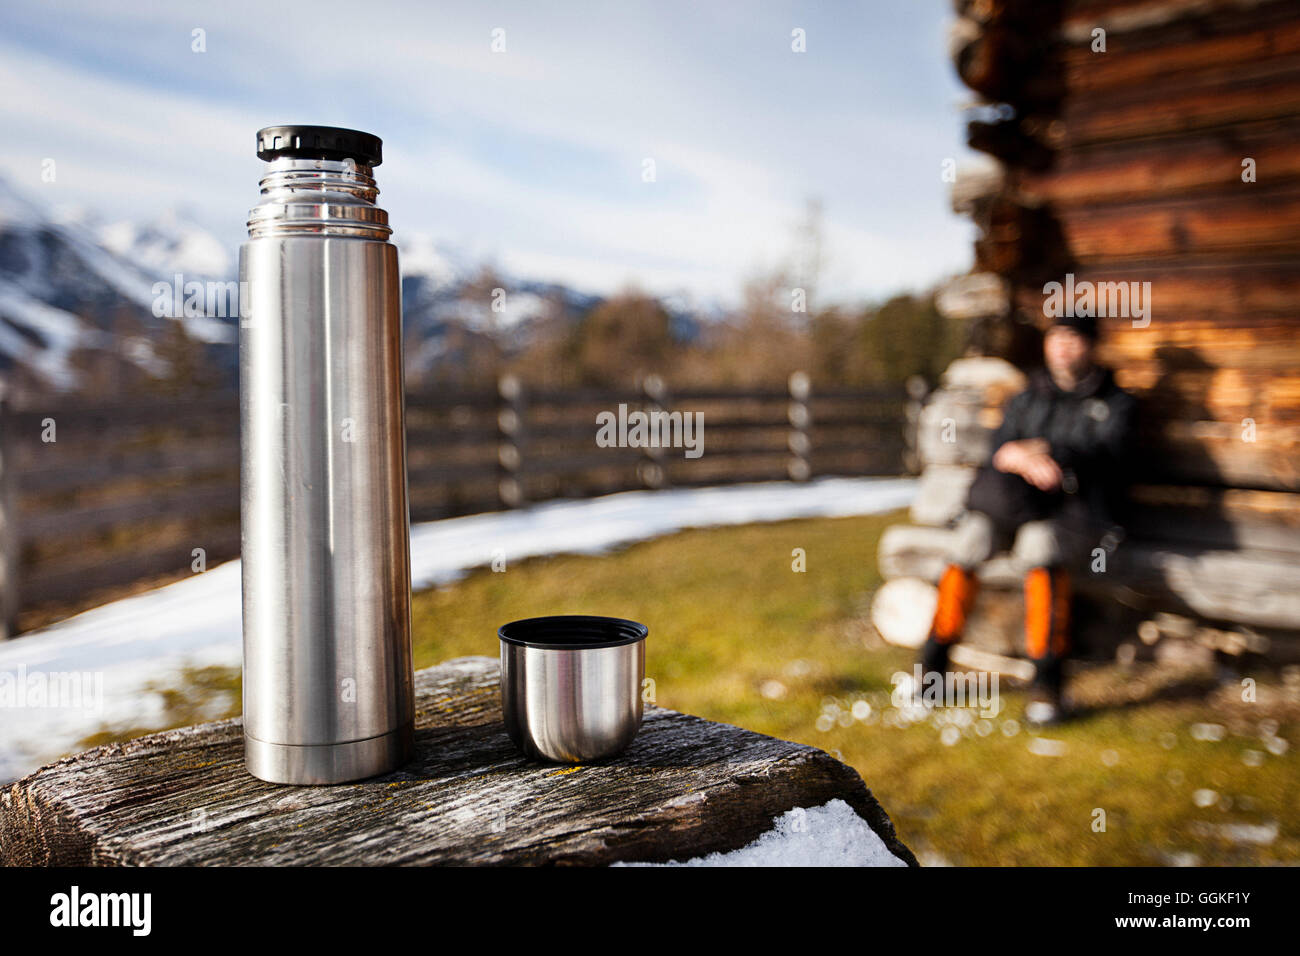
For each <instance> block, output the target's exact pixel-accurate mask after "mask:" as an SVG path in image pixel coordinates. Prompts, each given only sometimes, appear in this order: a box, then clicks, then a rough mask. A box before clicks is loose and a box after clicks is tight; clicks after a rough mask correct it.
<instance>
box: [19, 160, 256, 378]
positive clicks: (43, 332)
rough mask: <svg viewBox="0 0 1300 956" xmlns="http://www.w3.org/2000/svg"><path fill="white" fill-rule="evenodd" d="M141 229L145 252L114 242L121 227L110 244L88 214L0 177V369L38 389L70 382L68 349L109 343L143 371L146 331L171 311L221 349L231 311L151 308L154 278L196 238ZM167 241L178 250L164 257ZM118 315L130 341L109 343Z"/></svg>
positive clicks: (173, 265) (152, 358) (151, 356)
mask: <svg viewBox="0 0 1300 956" xmlns="http://www.w3.org/2000/svg"><path fill="white" fill-rule="evenodd" d="M187 228H188V227H187ZM149 235H150V239H149V243H150V248H152V249H153V250H154V255H153V256H152V257H149V256H141V255H140V253H139V250H138V249H136V248H134V247H133V246H128V245H122V244H121V243H122V240H123V239H124V236H125V234H124V232H123V230H121V229H117V230H116V233H115V238H116V240H117V242H118V245H119V248H120V251H116V250H115V249H114V248H113V247H112V246H110V245H109V244H106V243H105V241H104V237H103V236H102V235H101V234H100V231H99V227H98V226H97V224H96V223H95V222H94V221H93V219H90V218H89V217H86V216H85V215H81V214H76V213H72V214H70V213H68V212H67V211H59V212H55V211H51V210H49V209H47V208H45V207H43V206H41V205H39V204H38V203H36V202H33V201H32V200H29V199H27V198H26V197H24V196H22V195H20V194H19V193H18V192H17V191H16V190H14V189H13V188H12V187H10V186H9V185H8V184H7V183H5V182H4V181H3V180H0V372H9V373H11V374H12V373H15V372H18V371H21V372H23V373H24V374H25V376H26V377H27V379H28V380H29V382H30V384H31V385H32V387H34V388H38V389H40V388H48V389H51V390H68V389H75V388H76V387H77V386H78V384H79V383H78V379H77V366H76V362H75V361H74V356H75V354H76V353H77V352H79V351H84V352H88V353H96V352H106V351H110V350H111V351H113V352H114V354H116V355H118V356H119V358H121V359H122V360H123V361H126V362H129V363H131V364H134V365H136V366H138V367H139V368H140V369H141V370H142V371H143V372H145V373H147V374H152V375H156V374H160V373H161V372H163V371H164V369H163V368H162V367H161V366H160V360H159V359H158V357H157V355H156V354H155V351H154V349H153V347H152V340H153V339H154V337H155V336H156V335H157V334H158V333H159V332H160V331H161V330H162V329H163V327H164V325H163V323H166V322H171V321H180V322H182V323H184V325H185V328H186V331H187V332H188V333H190V334H191V336H192V337H194V338H196V339H198V340H199V341H200V342H204V343H208V344H209V345H211V346H214V347H215V348H216V349H217V350H218V351H219V352H230V351H231V350H232V348H233V345H234V343H235V341H236V329H235V324H234V323H235V322H236V321H237V319H234V318H232V319H229V320H223V319H214V318H209V317H207V316H202V315H200V316H187V317H182V318H179V319H171V318H167V317H165V316H164V317H158V316H156V315H155V314H154V312H155V310H154V301H155V294H154V287H155V283H158V282H168V283H170V282H171V281H172V276H173V274H174V273H175V271H177V267H178V266H179V265H180V263H182V262H184V263H185V264H186V265H188V264H190V263H192V262H195V261H198V257H197V250H202V249H203V248H204V246H203V244H201V243H196V242H195V241H194V240H193V239H190V240H186V239H185V237H184V236H183V235H182V234H180V233H179V232H178V233H176V234H175V235H173V236H172V237H171V238H167V237H166V236H165V234H164V232H163V231H162V229H161V227H153V228H152V230H151V231H150V232H149ZM169 247H170V248H173V249H175V250H176V251H177V253H178V254H181V253H183V255H184V258H183V259H182V258H179V257H178V258H177V259H175V260H170V261H169V260H166V259H165V257H164V256H163V252H164V250H165V249H167V248H169ZM207 253H208V255H207V256H206V257H205V258H206V260H207V262H206V264H207V265H212V264H215V262H216V260H215V259H213V258H211V256H210V253H211V248H210V247H208V249H207ZM187 278H195V279H202V278H207V275H206V274H202V273H200V274H187ZM123 316H129V317H131V318H132V319H134V320H137V321H136V322H135V323H134V324H135V325H136V326H137V328H135V329H133V330H132V332H131V333H130V334H131V338H132V341H130V342H127V343H121V342H119V343H117V344H119V345H122V346H124V347H120V348H117V349H112V346H113V345H114V344H115V343H114V337H115V335H116V336H120V335H122V334H123V333H122V332H121V330H120V329H119V328H118V324H117V323H119V321H120V320H121V318H122V317H123ZM221 364H223V365H227V364H228V361H227V362H222V363H221Z"/></svg>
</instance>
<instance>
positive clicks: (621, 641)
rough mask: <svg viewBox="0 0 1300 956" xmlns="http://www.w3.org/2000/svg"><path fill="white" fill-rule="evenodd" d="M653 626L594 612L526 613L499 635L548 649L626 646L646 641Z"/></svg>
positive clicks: (503, 627)
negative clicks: (529, 615)
mask: <svg viewBox="0 0 1300 956" xmlns="http://www.w3.org/2000/svg"><path fill="white" fill-rule="evenodd" d="M649 633H650V629H649V628H648V627H646V626H645V625H644V624H638V623H637V622H636V621H629V620H626V619H625V618H621V617H600V616H598V615H594V614H551V615H547V616H545V617H526V618H524V619H523V620H519V621H511V622H510V623H509V624H502V625H501V627H499V628H497V637H499V638H501V640H503V641H505V642H506V643H507V644H514V645H515V646H516V647H536V648H540V649H542V650H548V651H578V650H589V649H592V648H597V647H623V646H625V645H627V644H635V643H637V642H638V641H644V640H645V639H646V635H648V634H649Z"/></svg>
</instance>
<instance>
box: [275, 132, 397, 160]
mask: <svg viewBox="0 0 1300 956" xmlns="http://www.w3.org/2000/svg"><path fill="white" fill-rule="evenodd" d="M383 145H384V144H383V141H382V140H380V138H379V137H378V136H373V135H371V134H370V133H363V132H361V131H360V130H355V129H340V128H339V127H337V126H268V127H266V128H265V129H260V130H258V131H257V158H258V159H263V160H266V161H267V162H270V161H271V160H273V159H279V158H280V157H282V156H290V157H293V158H295V159H352V160H355V161H356V162H358V163H360V164H361V165H363V166H378V165H379V164H380V163H382V162H383V161H384V160H383Z"/></svg>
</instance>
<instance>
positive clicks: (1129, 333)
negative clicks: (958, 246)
mask: <svg viewBox="0 0 1300 956" xmlns="http://www.w3.org/2000/svg"><path fill="white" fill-rule="evenodd" d="M954 6H955V9H956V14H957V18H956V21H955V24H954V27H953V31H952V53H953V59H954V64H955V66H956V68H957V71H958V74H959V75H960V76H961V78H962V80H963V81H964V82H965V83H966V85H968V86H969V87H970V88H971V89H972V90H974V91H975V93H976V94H977V99H976V102H975V103H974V104H973V105H972V106H971V107H970V111H969V114H968V116H969V123H968V139H969V142H970V145H971V146H972V147H973V148H975V149H978V150H980V151H982V152H985V153H987V154H989V155H990V156H991V157H993V158H994V159H995V160H996V163H995V164H993V165H992V166H990V167H989V168H988V169H986V170H982V171H980V172H978V173H977V174H973V175H964V176H963V175H962V174H959V176H958V182H957V184H956V186H955V187H954V190H953V202H954V208H956V209H958V210H959V211H962V212H965V213H967V214H969V215H970V216H971V217H972V218H973V219H974V221H975V222H976V224H977V226H978V227H979V238H978V239H977V241H976V244H975V269H974V274H973V275H970V276H966V277H963V278H962V279H960V280H958V281H957V282H955V283H954V284H953V285H952V286H950V287H949V289H947V290H945V292H944V293H943V294H941V295H940V299H939V301H940V307H941V308H945V310H946V311H948V312H949V314H954V315H961V316H964V317H966V318H969V319H972V320H974V325H973V336H972V342H973V351H974V352H975V353H977V354H986V355H997V356H1001V357H1004V358H1007V359H1009V360H1010V361H1012V362H1013V363H1014V364H1016V365H1017V366H1020V367H1022V368H1025V367H1027V366H1029V365H1032V364H1035V363H1036V362H1037V361H1038V359H1039V348H1040V345H1039V343H1040V341H1041V333H1040V332H1039V329H1041V327H1042V326H1043V325H1044V324H1045V322H1046V319H1045V318H1044V309H1043V306H1044V300H1045V295H1044V285H1045V284H1046V283H1048V282H1052V281H1056V282H1062V283H1064V282H1065V281H1066V276H1067V274H1070V275H1072V276H1073V278H1074V282H1075V284H1076V285H1079V284H1081V283H1084V282H1089V283H1093V284H1100V283H1139V284H1141V283H1150V286H1149V289H1150V297H1149V302H1147V303H1146V305H1147V307H1148V309H1147V315H1148V317H1149V322H1145V323H1144V321H1143V320H1142V319H1141V318H1136V319H1135V316H1134V314H1133V312H1132V311H1131V312H1130V314H1129V315H1124V316H1118V317H1116V316H1111V317H1104V318H1101V320H1100V325H1101V328H1102V339H1101V348H1100V353H1101V358H1102V359H1103V361H1104V362H1105V363H1106V364H1108V365H1110V366H1111V367H1112V368H1114V369H1115V370H1116V372H1117V377H1118V379H1119V382H1120V384H1121V385H1123V386H1124V387H1125V388H1127V389H1129V390H1130V391H1132V392H1134V393H1135V394H1136V395H1137V396H1138V397H1139V398H1140V400H1141V403H1142V417H1141V432H1142V441H1141V443H1140V447H1141V449H1142V452H1141V456H1140V461H1139V462H1137V463H1136V464H1137V466H1138V475H1139V479H1140V484H1139V485H1137V486H1136V487H1135V488H1134V489H1133V494H1132V498H1133V500H1134V502H1135V504H1136V505H1137V507H1135V508H1134V513H1133V517H1132V521H1133V523H1134V525H1135V526H1136V530H1137V531H1138V532H1139V533H1142V534H1146V535H1151V536H1156V537H1161V538H1167V539H1171V540H1178V541H1184V542H1188V543H1192V544H1197V545H1203V546H1205V547H1215V548H1228V549H1252V550H1255V551H1262V552H1267V553H1272V554H1277V555H1279V556H1281V555H1294V554H1297V553H1300V3H1298V2H1296V0H1058V2H1054V0H956V2H955V3H954ZM1103 43H1104V49H1103V48H1102V45H1103ZM1138 288H1142V286H1141V285H1139V286H1138ZM1296 580H1298V581H1300V571H1298V572H1297V577H1296ZM1225 616H1228V615H1225ZM1296 627H1297V628H1300V622H1296Z"/></svg>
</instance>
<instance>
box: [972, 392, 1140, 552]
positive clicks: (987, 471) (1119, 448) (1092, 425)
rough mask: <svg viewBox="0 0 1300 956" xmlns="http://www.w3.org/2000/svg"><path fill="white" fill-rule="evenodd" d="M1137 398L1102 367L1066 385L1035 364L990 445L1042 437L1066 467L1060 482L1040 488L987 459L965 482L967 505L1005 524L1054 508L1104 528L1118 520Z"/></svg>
mask: <svg viewBox="0 0 1300 956" xmlns="http://www.w3.org/2000/svg"><path fill="white" fill-rule="evenodd" d="M1136 405H1137V403H1136V401H1135V399H1134V398H1133V396H1132V395H1130V394H1129V393H1128V392H1126V391H1124V390H1123V389H1122V388H1120V387H1119V386H1118V385H1116V384H1115V376H1114V375H1113V374H1112V372H1111V371H1110V369H1107V368H1101V367H1098V368H1096V369H1094V370H1093V371H1092V372H1091V373H1090V374H1089V375H1088V376H1087V377H1086V378H1085V379H1084V380H1083V381H1082V382H1080V383H1079V385H1078V387H1077V388H1075V389H1074V390H1073V391H1070V392H1065V391H1062V390H1061V389H1060V388H1058V387H1057V386H1056V383H1055V382H1053V381H1052V378H1051V376H1050V375H1048V374H1047V372H1045V371H1041V370H1040V371H1038V372H1036V373H1035V374H1034V375H1033V376H1031V378H1030V380H1029V386H1028V387H1027V388H1026V389H1025V390H1024V391H1023V392H1021V393H1020V394H1018V395H1016V396H1014V397H1013V398H1011V399H1010V400H1008V401H1007V403H1006V406H1005V407H1004V409H1003V417H1002V424H1001V425H999V426H998V429H997V431H996V432H994V435H993V444H992V449H993V451H994V452H996V451H997V450H998V449H999V448H1000V447H1002V445H1003V444H1005V443H1006V442H1009V441H1016V440H1018V439H1023V438H1044V439H1046V440H1047V443H1048V445H1049V446H1050V448H1051V451H1050V454H1051V456H1052V458H1053V460H1055V462H1056V463H1057V464H1058V465H1060V466H1061V470H1062V471H1063V472H1064V473H1065V478H1064V481H1063V482H1062V487H1061V489H1060V490H1058V491H1056V492H1053V493H1044V492H1041V491H1039V490H1038V489H1037V488H1034V487H1033V486H1032V485H1030V484H1029V483H1028V482H1026V481H1025V480H1024V479H1022V478H1020V477H1019V476H1017V475H1003V474H1002V473H1001V472H997V471H995V470H994V469H993V467H992V465H991V464H986V465H984V466H983V467H982V468H981V469H980V472H979V474H978V475H977V476H976V480H975V483H974V484H973V485H972V486H971V493H970V498H969V499H968V501H967V507H968V508H970V509H971V510H973V511H984V512H987V513H989V514H991V515H992V516H993V517H994V518H995V519H997V520H999V521H1000V522H1001V523H1003V524H1007V525H1018V524H1021V523H1023V522H1024V521H1029V520H1035V519H1039V518H1046V517H1054V516H1059V517H1063V518H1065V519H1066V520H1072V521H1075V522H1087V523H1091V524H1094V525H1097V526H1101V527H1103V528H1110V527H1113V526H1116V525H1121V524H1122V523H1123V520H1124V514H1123V505H1124V497H1123V495H1124V489H1125V488H1126V486H1127V485H1128V481H1129V463H1130V461H1131V458H1132V452H1131V447H1130V443H1131V442H1132V437H1133V423H1134V417H1135V409H1136Z"/></svg>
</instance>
